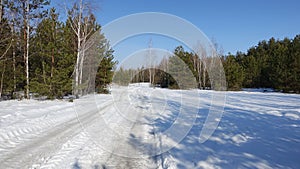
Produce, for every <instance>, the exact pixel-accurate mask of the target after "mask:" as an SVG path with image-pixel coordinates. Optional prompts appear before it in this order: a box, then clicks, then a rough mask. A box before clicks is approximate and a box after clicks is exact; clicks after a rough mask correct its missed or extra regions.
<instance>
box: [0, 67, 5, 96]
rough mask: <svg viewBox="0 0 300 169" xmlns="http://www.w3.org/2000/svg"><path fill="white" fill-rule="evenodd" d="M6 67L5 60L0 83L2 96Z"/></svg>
mask: <svg viewBox="0 0 300 169" xmlns="http://www.w3.org/2000/svg"><path fill="white" fill-rule="evenodd" d="M5 69H6V64H5V62H3V71H2V74H1V83H0V98H1V97H2V90H3V80H4V73H5Z"/></svg>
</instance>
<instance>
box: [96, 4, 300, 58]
mask: <svg viewBox="0 0 300 169" xmlns="http://www.w3.org/2000/svg"><path fill="white" fill-rule="evenodd" d="M94 3H95V6H97V8H98V9H97V11H96V12H95V13H96V16H97V19H98V22H99V23H100V24H101V25H106V24H108V23H109V22H111V21H113V20H115V19H118V18H119V17H123V16H126V15H129V14H134V13H140V12H163V13H169V14H173V15H176V16H178V17H181V18H183V19H186V20H187V21H189V22H191V23H192V24H194V25H195V26H197V27H198V28H199V29H200V30H202V32H203V33H204V34H205V35H206V36H207V37H208V38H209V39H213V41H215V42H217V43H218V44H219V45H220V46H221V47H222V48H223V51H224V54H227V53H228V52H231V53H236V52H237V51H243V52H246V51H247V49H248V48H249V47H251V46H254V45H256V44H257V43H258V42H259V41H261V40H267V39H269V38H271V37H275V38H276V39H278V38H279V39H282V38H284V37H288V38H293V37H294V36H295V35H297V34H300V10H299V9H300V1H298V0H286V1H283V0H224V1H222V0H207V1H205V0H190V1H184V0H100V1H94ZM150 38H153V47H158V48H160V47H162V48H166V50H172V48H173V46H174V45H176V42H175V41H172V42H171V41H170V40H161V39H159V38H157V37H153V36H144V37H132V38H131V39H128V40H127V41H126V45H125V44H120V45H119V46H123V47H125V46H127V49H124V48H121V47H119V48H120V49H119V48H116V50H117V51H116V53H117V54H118V55H120V54H121V53H122V52H123V53H122V54H125V53H126V54H125V55H127V54H129V53H130V52H133V51H134V50H137V49H140V48H145V47H147V43H148V41H149V39H150ZM155 38H157V40H156V39H155ZM164 42H168V43H169V44H172V45H169V46H168V45H166V44H164V45H163V44H161V43H164ZM122 50H123V51H122ZM125 50H127V51H125Z"/></svg>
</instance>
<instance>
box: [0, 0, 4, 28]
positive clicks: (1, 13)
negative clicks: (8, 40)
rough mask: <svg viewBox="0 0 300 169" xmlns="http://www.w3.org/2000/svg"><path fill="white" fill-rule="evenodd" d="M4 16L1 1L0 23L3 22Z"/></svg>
mask: <svg viewBox="0 0 300 169" xmlns="http://www.w3.org/2000/svg"><path fill="white" fill-rule="evenodd" d="M2 16H3V0H1V1H0V23H1V22H2Z"/></svg>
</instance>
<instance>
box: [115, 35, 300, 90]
mask: <svg viewBox="0 0 300 169" xmlns="http://www.w3.org/2000/svg"><path fill="white" fill-rule="evenodd" d="M200 49H201V48H200ZM199 51H200V52H199ZM199 51H198V52H197V53H198V54H196V52H194V51H192V52H188V51H186V50H185V49H184V48H183V47H182V46H178V47H176V48H175V49H174V51H173V54H172V56H171V57H168V58H164V59H162V61H161V62H160V63H159V64H158V65H155V66H154V67H153V66H152V67H151V68H145V67H141V68H137V69H124V68H122V67H121V68H120V69H119V70H118V71H117V72H116V73H115V77H114V82H115V83H118V84H121V85H126V84H128V83H136V82H150V83H151V84H152V85H153V86H160V87H165V88H171V89H178V88H199V89H212V85H211V83H212V82H211V80H210V77H209V73H208V64H211V63H212V59H213V57H210V56H207V54H206V53H205V52H202V53H201V50H199ZM202 51H204V50H202ZM218 55H219V56H220V58H221V61H222V64H223V67H224V71H225V75H226V84H225V85H226V86H227V90H241V89H242V88H273V89H275V90H276V91H282V92H292V93H300V35H297V36H295V37H294V38H293V39H288V38H285V39H283V40H275V38H271V39H269V40H268V41H266V40H264V41H261V42H259V43H258V45H256V46H254V47H251V48H249V49H248V51H247V52H246V53H242V52H237V53H236V54H235V55H234V54H230V53H229V54H227V55H220V54H218ZM176 58H180V60H182V61H183V62H184V63H185V66H186V67H187V68H188V69H189V71H190V72H188V71H182V70H183V69H182V68H183V67H182V66H180V63H178V59H176ZM151 72H152V73H151ZM172 72H173V73H172ZM188 73H190V74H192V75H193V78H191V77H189V76H188ZM151 74H152V75H151ZM193 80H194V81H195V82H194V81H193ZM180 81H182V82H180ZM183 82H184V83H183ZM179 83H182V84H184V85H183V86H180V84H179Z"/></svg>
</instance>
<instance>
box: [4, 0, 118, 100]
mask: <svg viewBox="0 0 300 169" xmlns="http://www.w3.org/2000/svg"><path fill="white" fill-rule="evenodd" d="M49 5H50V1H48V0H1V3H0V7H1V8H0V23H1V26H0V37H1V40H0V97H1V95H7V96H10V97H17V96H16V95H17V94H18V92H19V93H20V92H21V93H22V92H24V97H25V98H29V97H30V94H34V95H40V96H47V97H48V98H62V97H63V96H65V95H68V94H74V95H76V96H80V95H84V94H87V93H89V92H93V91H94V90H95V88H96V91H97V92H106V90H105V88H106V85H107V84H109V83H110V82H111V79H112V75H113V72H112V71H113V68H114V66H115V64H116V61H115V60H114V56H113V50H112V49H111V47H110V46H109V42H108V41H107V40H106V39H105V37H104V35H103V34H102V33H101V26H100V24H99V23H97V21H96V18H95V16H94V14H93V13H92V10H91V8H90V4H88V3H86V2H84V1H83V0H78V1H76V2H75V3H74V4H73V5H72V6H71V7H66V20H65V21H61V20H60V19H59V14H58V13H57V12H56V9H55V8H50V7H49Z"/></svg>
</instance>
